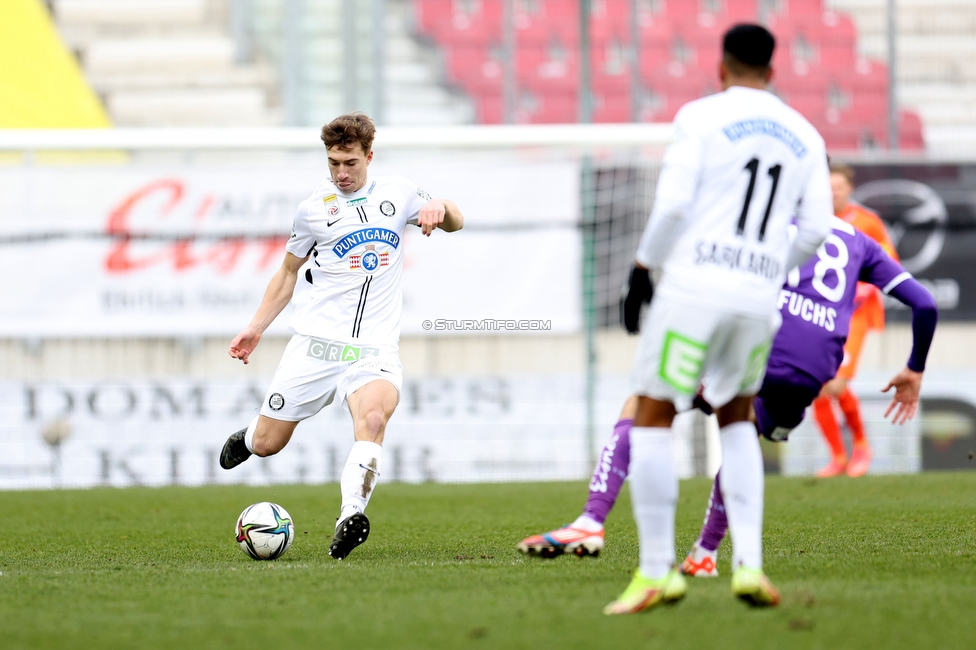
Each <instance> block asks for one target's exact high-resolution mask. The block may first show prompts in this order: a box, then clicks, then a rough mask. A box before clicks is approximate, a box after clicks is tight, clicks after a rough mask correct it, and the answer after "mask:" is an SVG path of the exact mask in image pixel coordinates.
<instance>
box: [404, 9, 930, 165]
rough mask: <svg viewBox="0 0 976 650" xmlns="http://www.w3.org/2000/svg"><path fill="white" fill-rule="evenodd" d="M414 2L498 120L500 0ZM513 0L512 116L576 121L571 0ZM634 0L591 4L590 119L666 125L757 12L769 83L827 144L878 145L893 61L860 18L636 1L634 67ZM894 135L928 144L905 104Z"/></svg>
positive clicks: (487, 119) (906, 144)
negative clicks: (768, 43)
mask: <svg viewBox="0 0 976 650" xmlns="http://www.w3.org/2000/svg"><path fill="white" fill-rule="evenodd" d="M413 1H414V9H415V14H416V28H417V31H418V33H419V34H421V35H423V36H425V37H427V38H429V39H430V40H431V41H432V42H434V43H436V44H437V45H438V46H439V47H440V48H441V50H442V52H443V57H444V68H445V75H446V77H447V79H448V81H449V82H450V83H452V84H454V85H456V86H457V87H459V88H462V89H463V90H465V91H466V92H467V93H469V94H470V95H471V96H472V98H473V99H474V101H475V104H476V106H477V112H478V121H479V122H481V123H485V124H495V123H499V122H501V121H502V120H503V96H502V95H503V94H502V78H503V73H504V67H503V62H502V57H503V52H504V50H503V47H502V37H503V35H502V10H503V6H502V0H413ZM847 1H849V2H853V1H855V0H847ZM915 1H916V2H919V3H921V2H922V0H915ZM760 3H762V6H760ZM514 4H515V44H516V45H515V77H516V85H517V90H516V101H515V109H514V119H515V121H516V122H520V123H553V122H575V121H576V120H577V119H578V98H579V54H578V52H579V48H578V45H579V28H578V19H577V13H576V12H577V10H576V7H577V2H576V0H516V2H515V3H514ZM629 5H630V2H629V1H627V0H593V3H592V6H593V14H592V22H591V39H592V59H591V70H592V93H593V106H594V112H593V120H594V121H595V122H626V121H631V119H632V117H633V109H632V106H634V105H636V106H637V107H638V115H637V116H636V117H637V118H638V119H639V120H640V121H644V122H667V121H670V120H671V119H673V117H674V114H675V112H676V111H677V109H678V108H679V107H680V106H681V105H682V104H683V103H685V102H687V101H689V100H692V99H695V98H698V97H702V96H705V95H708V94H711V93H714V92H716V91H717V90H718V81H717V78H716V67H717V63H718V61H719V58H720V50H721V46H720V41H721V35H722V33H723V32H724V30H725V29H727V28H728V27H729V26H730V25H731V24H733V23H735V22H741V21H755V20H757V18H758V17H759V16H760V13H763V15H764V17H765V21H766V23H767V24H768V25H769V27H770V29H771V30H772V31H773V32H774V34H776V36H777V38H778V41H779V46H778V48H777V52H776V55H775V59H774V66H775V68H776V75H775V78H774V80H773V87H772V89H773V91H774V92H776V93H777V94H779V95H780V96H782V97H783V99H784V100H786V101H787V102H789V103H790V104H791V105H792V106H794V107H795V108H797V109H798V110H799V111H800V112H801V113H803V114H804V115H805V116H806V117H807V118H808V119H809V120H810V121H811V122H812V123H813V124H814V125H816V126H817V127H818V128H819V129H820V131H821V133H823V135H824V137H825V139H826V141H827V146H828V147H829V148H830V149H835V150H836V149H845V150H849V149H860V148H875V147H883V146H885V144H886V142H887V135H886V133H887V116H888V98H887V93H888V69H887V67H886V66H885V65H884V64H883V63H881V62H879V61H878V60H877V59H872V58H867V57H863V56H859V55H858V51H857V42H858V31H857V27H856V26H855V23H854V22H853V21H852V19H851V18H850V17H849V16H848V15H846V14H844V13H840V12H837V11H832V10H827V9H825V7H824V5H823V3H822V0H641V1H640V2H639V3H638V5H639V19H638V33H639V39H640V48H639V57H638V59H639V61H638V69H639V74H638V75H632V72H631V65H632V64H631V61H630V59H629V56H628V50H629V45H630V42H631V36H630V34H631V26H630V16H629ZM634 76H636V77H637V78H639V82H638V83H637V84H634V83H632V81H631V79H632V78H633V77H634ZM635 93H636V99H637V101H636V102H634V101H633V99H634V95H635ZM899 134H900V136H899V137H900V141H901V146H902V148H907V149H921V148H922V147H923V140H922V125H921V121H920V119H919V116H918V115H917V114H915V113H912V112H909V111H902V112H901V113H900V115H899Z"/></svg>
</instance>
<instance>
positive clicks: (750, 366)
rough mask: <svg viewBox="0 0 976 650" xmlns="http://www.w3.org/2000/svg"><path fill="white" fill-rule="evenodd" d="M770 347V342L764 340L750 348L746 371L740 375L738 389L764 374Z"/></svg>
mask: <svg viewBox="0 0 976 650" xmlns="http://www.w3.org/2000/svg"><path fill="white" fill-rule="evenodd" d="M772 347H773V345H772V343H771V342H770V341H766V342H765V343H761V344H760V345H757V346H756V347H755V348H753V349H752V352H750V353H749V361H747V362H746V371H745V372H744V373H743V375H742V384H741V385H740V386H739V388H740V389H743V388H747V387H749V386H752V385H753V384H755V383H756V382H758V381H759V380H760V379H762V377H763V375H764V374H766V362H767V361H768V360H769V353H770V351H771V350H772Z"/></svg>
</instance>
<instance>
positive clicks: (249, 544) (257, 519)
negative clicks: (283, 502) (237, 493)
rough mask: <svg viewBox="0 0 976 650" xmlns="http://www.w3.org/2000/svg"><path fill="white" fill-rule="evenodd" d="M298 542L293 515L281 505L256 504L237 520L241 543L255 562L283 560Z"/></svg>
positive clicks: (238, 536)
mask: <svg viewBox="0 0 976 650" xmlns="http://www.w3.org/2000/svg"><path fill="white" fill-rule="evenodd" d="M294 538H295V525H294V524H292V522H291V515H289V514H288V511H287V510H285V509H284V508H282V507H281V506H279V505H278V504H277V503H269V502H268V501H262V502H261V503H255V504H254V505H250V506H248V507H246V508H244V512H242V513H241V516H240V517H238V518H237V543H238V544H240V545H241V550H243V551H244V552H245V553H247V554H248V555H249V556H251V557H252V558H254V559H255V560H274V559H275V558H279V557H281V556H282V555H284V554H285V551H287V550H288V547H289V546H291V542H292V540H293V539H294Z"/></svg>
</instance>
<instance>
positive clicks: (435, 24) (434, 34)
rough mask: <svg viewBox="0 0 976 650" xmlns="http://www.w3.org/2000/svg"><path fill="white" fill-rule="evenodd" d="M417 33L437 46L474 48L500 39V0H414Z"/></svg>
mask: <svg viewBox="0 0 976 650" xmlns="http://www.w3.org/2000/svg"><path fill="white" fill-rule="evenodd" d="M414 8H415V14H416V16H417V28H418V30H419V31H420V32H421V33H423V34H426V35H428V36H430V37H431V38H433V39H434V40H435V41H437V42H438V43H441V44H457V45H469V46H470V45H475V44H486V43H490V42H493V41H498V40H500V39H501V37H502V3H501V1H500V0H481V1H480V2H477V1H475V2H470V1H465V0H414Z"/></svg>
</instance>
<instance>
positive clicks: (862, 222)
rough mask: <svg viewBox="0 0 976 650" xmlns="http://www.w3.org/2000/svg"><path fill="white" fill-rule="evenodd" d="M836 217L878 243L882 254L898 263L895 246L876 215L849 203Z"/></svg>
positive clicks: (860, 206) (861, 206) (862, 207)
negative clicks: (884, 253)
mask: <svg viewBox="0 0 976 650" xmlns="http://www.w3.org/2000/svg"><path fill="white" fill-rule="evenodd" d="M837 216H838V217H840V218H841V219H843V220H844V221H846V222H847V223H849V224H851V225H852V226H854V227H855V228H857V229H858V230H860V231H861V232H863V233H864V234H865V235H867V236H868V237H870V238H871V239H873V240H874V241H876V242H878V244H879V245H880V246H881V248H882V249H884V252H886V253H888V255H890V256H891V259H893V260H895V261H896V262H897V261H899V260H898V251H896V250H895V245H894V244H893V243H892V242H891V236H890V235H889V234H888V229H887V228H886V227H885V225H884V221H882V220H881V217H879V216H878V215H877V213H875V212H872V211H871V210H868V209H867V208H865V207H864V206H863V205H857V204H856V203H849V204H848V205H847V209H845V210H844V211H843V212H842V213H841V214H838V215H837Z"/></svg>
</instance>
